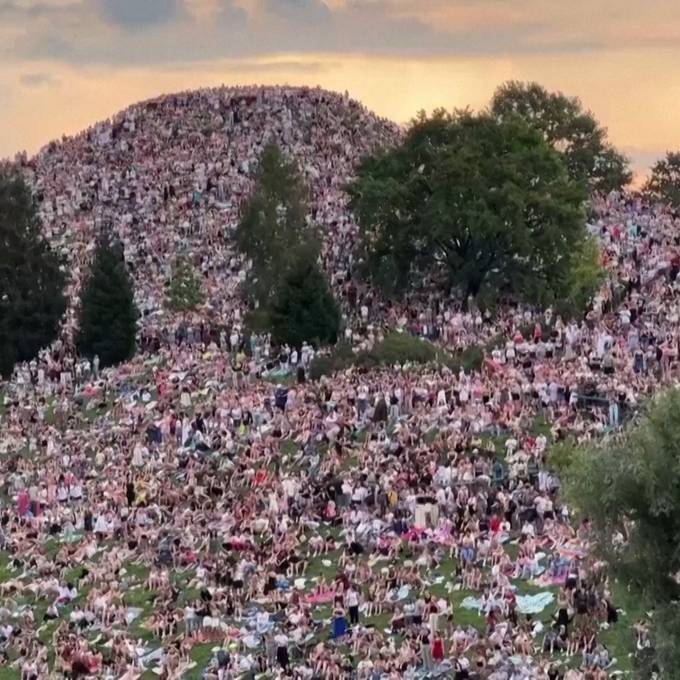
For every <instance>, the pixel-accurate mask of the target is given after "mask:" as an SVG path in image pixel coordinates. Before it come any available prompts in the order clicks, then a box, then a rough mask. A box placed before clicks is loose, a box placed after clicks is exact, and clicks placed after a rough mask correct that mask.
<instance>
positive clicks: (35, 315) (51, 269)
mask: <svg viewBox="0 0 680 680" xmlns="http://www.w3.org/2000/svg"><path fill="white" fill-rule="evenodd" d="M65 278H66V277H65V276H64V273H63V271H62V268H61V262H60V258H59V257H58V256H57V255H56V254H55V253H54V252H52V251H51V250H50V249H49V246H48V244H47V243H46V241H45V240H44V239H43V238H42V237H41V235H40V231H39V225H38V219H37V215H36V209H35V204H34V201H33V197H32V195H31V192H30V189H29V188H28V187H27V186H26V184H25V182H24V181H23V179H22V178H21V177H20V176H19V175H18V174H16V175H15V174H0V376H4V377H5V378H8V377H9V376H10V375H11V373H12V369H13V367H14V364H15V363H16V362H17V361H27V360H30V359H32V358H33V357H35V356H36V355H37V353H38V351H39V350H40V349H41V348H43V347H46V346H48V345H49V344H50V343H51V342H52V341H53V340H54V339H55V337H56V335H57V331H58V328H59V321H60V319H61V317H62V315H63V313H64V311H65V310H66V298H65V296H64V293H63V291H64V286H65Z"/></svg>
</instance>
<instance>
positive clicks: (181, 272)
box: [168, 255, 203, 312]
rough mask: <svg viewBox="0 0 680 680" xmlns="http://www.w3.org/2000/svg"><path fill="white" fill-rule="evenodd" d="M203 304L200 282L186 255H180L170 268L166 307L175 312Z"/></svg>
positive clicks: (185, 310)
mask: <svg viewBox="0 0 680 680" xmlns="http://www.w3.org/2000/svg"><path fill="white" fill-rule="evenodd" d="M201 302H203V290H202V288H201V280H200V279H199V278H198V277H197V276H196V272H195V270H194V267H193V265H192V263H191V260H190V259H189V257H188V256H187V255H180V256H178V257H177V259H176V260H175V262H174V264H173V267H172V278H171V279H170V289H169V291H168V306H169V307H170V309H173V310H175V311H177V312H187V311H189V310H192V309H195V308H196V307H198V305H200V304H201Z"/></svg>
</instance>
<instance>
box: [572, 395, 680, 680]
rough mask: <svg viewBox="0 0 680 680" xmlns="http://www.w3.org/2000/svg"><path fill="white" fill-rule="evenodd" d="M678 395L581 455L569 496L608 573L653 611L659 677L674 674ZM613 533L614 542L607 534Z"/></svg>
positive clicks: (679, 515)
mask: <svg viewBox="0 0 680 680" xmlns="http://www.w3.org/2000/svg"><path fill="white" fill-rule="evenodd" d="M678 441H680V391H677V390H675V391H671V392H669V393H667V394H663V395H661V396H659V397H657V398H656V399H655V400H654V401H653V402H651V403H650V404H649V405H648V406H647V408H646V409H645V412H644V413H643V415H642V416H641V417H640V421H639V422H638V423H637V424H636V425H635V427H634V428H633V429H631V430H630V431H628V432H627V433H626V435H625V436H624V437H623V438H622V439H620V440H618V441H614V442H612V441H609V442H607V443H605V444H604V445H603V446H602V447H600V448H598V449H596V450H585V451H582V452H581V453H580V455H579V457H578V458H577V459H576V461H575V462H573V463H572V464H571V465H570V467H569V475H570V477H571V483H570V486H571V489H570V491H571V496H572V497H573V502H574V504H575V506H576V507H578V508H579V509H580V511H581V512H582V513H583V514H584V515H585V516H586V517H588V518H589V519H590V520H591V521H592V524H593V527H594V528H595V530H596V532H597V533H596V535H597V537H598V538H599V546H600V549H601V551H602V552H603V554H604V555H605V557H606V558H607V560H608V561H609V563H610V564H611V566H612V568H613V570H614V573H615V574H616V575H617V576H618V577H619V578H620V579H621V580H622V581H623V582H624V583H625V584H627V585H628V586H629V587H630V588H631V590H632V591H633V593H635V594H637V595H639V596H641V597H642V599H643V601H644V603H645V606H647V607H653V608H654V616H653V619H652V620H653V622H654V626H655V636H654V637H655V648H656V654H657V657H658V661H659V662H660V664H661V666H662V671H664V674H663V677H668V678H677V677H680V676H679V674H678V673H679V672H678V669H680V645H678V642H679V641H680V637H679V636H678V633H680V604H679V598H680V581H679V580H678V579H679V577H680V447H679V446H678ZM615 535H619V540H618V541H614V540H613V537H614V536H615Z"/></svg>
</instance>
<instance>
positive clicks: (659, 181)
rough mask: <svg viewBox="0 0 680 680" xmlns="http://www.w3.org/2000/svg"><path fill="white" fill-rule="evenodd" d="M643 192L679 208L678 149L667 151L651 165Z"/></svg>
mask: <svg viewBox="0 0 680 680" xmlns="http://www.w3.org/2000/svg"><path fill="white" fill-rule="evenodd" d="M645 193H647V194H648V195H649V196H651V197H652V198H654V199H656V200H658V201H663V202H664V203H669V204H670V205H672V206H673V207H674V208H680V151H669V152H668V153H667V154H666V155H665V156H664V157H663V158H661V159H659V160H658V161H657V162H656V163H655V164H654V165H653V166H652V173H651V175H650V178H649V180H648V181H647V184H646V185H645Z"/></svg>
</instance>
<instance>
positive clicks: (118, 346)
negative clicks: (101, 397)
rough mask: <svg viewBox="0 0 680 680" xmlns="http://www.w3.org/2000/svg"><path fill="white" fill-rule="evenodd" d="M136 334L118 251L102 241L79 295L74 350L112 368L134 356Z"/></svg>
mask: <svg viewBox="0 0 680 680" xmlns="http://www.w3.org/2000/svg"><path fill="white" fill-rule="evenodd" d="M136 333H137V309H136V307H135V302H134V292H133V287H132V281H131V280H130V275H129V274H128V271H127V268H126V267H125V260H124V258H123V253H122V249H121V247H120V246H119V245H118V244H113V243H110V242H109V241H108V240H107V239H105V238H102V239H100V241H99V242H98V244H97V250H96V252H95V255H94V260H93V261H92V265H91V267H90V274H89V277H88V279H87V281H86V283H85V285H84V287H83V291H82V294H81V307H80V324H79V331H78V337H77V339H76V343H77V346H78V351H79V352H80V353H81V354H83V355H85V356H88V357H93V356H94V355H95V354H96V355H98V356H99V361H100V365H101V366H102V367H104V366H112V365H114V364H117V363H120V362H121V361H125V360H126V359H129V358H130V357H132V355H133V354H134V353H135V337H136Z"/></svg>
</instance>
